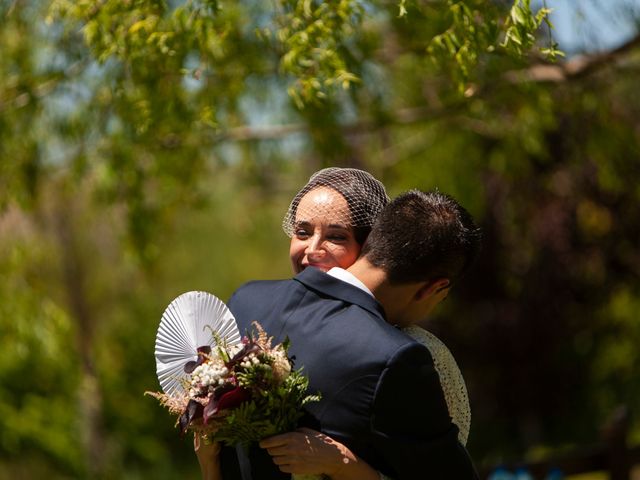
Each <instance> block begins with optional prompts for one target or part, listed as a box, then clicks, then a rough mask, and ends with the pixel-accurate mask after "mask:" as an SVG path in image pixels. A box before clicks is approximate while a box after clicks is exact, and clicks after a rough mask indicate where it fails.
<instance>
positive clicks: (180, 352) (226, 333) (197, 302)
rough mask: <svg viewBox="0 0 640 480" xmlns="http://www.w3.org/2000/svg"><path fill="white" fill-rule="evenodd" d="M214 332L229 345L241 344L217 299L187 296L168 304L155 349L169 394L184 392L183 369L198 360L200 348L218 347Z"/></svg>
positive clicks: (232, 320)
mask: <svg viewBox="0 0 640 480" xmlns="http://www.w3.org/2000/svg"><path fill="white" fill-rule="evenodd" d="M212 330H213V331H214V332H216V334H217V335H219V337H220V339H222V340H225V341H226V342H227V344H228V345H234V344H237V343H240V341H241V339H240V331H239V330H238V326H237V325H236V320H235V318H233V315H232V314H231V312H230V311H229V309H228V308H227V306H226V305H225V304H224V302H223V301H222V300H220V299H219V298H218V297H216V296H215V295H212V294H210V293H207V292H187V293H183V294H182V295H180V296H179V297H177V298H176V299H175V300H173V301H172V302H171V303H170V304H169V306H168V307H167V309H166V310H165V311H164V313H163V314H162V319H161V320H160V326H159V327H158V333H157V334H156V346H155V356H156V373H157V375H158V381H159V382H160V386H161V387H162V390H163V391H164V392H165V393H166V394H168V395H173V394H174V393H175V392H177V391H178V392H180V391H183V386H182V383H181V380H182V379H183V378H185V376H186V375H187V374H186V373H185V371H184V365H185V363H187V362H188V361H190V360H197V358H198V353H197V349H198V347H202V346H204V345H209V346H210V347H214V346H215V345H216V341H215V339H214V336H213V333H212Z"/></svg>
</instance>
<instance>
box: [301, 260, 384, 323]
mask: <svg viewBox="0 0 640 480" xmlns="http://www.w3.org/2000/svg"><path fill="white" fill-rule="evenodd" d="M293 279H294V280H296V281H298V282H300V283H302V284H303V285H305V286H306V287H307V288H309V289H311V290H315V291H316V292H318V293H320V294H322V295H324V296H329V297H333V298H337V299H338V300H342V301H343V302H347V303H352V304H355V305H358V306H359V307H362V308H364V309H365V310H368V311H369V312H371V313H373V314H374V315H376V316H378V317H380V318H382V319H383V320H384V319H385V314H384V309H383V308H382V305H380V303H378V301H377V300H376V299H375V298H373V297H372V296H371V295H369V294H368V293H366V292H364V291H362V290H360V289H359V288H358V287H355V286H353V285H351V284H349V283H347V282H343V281H342V280H338V279H337V278H335V277H332V276H331V275H327V274H326V273H324V272H322V271H320V270H318V269H317V268H313V267H308V268H305V269H304V270H303V271H302V272H301V273H299V274H298V275H296V276H295V277H294V278H293Z"/></svg>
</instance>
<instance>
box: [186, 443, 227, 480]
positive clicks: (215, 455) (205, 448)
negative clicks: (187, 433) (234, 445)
mask: <svg viewBox="0 0 640 480" xmlns="http://www.w3.org/2000/svg"><path fill="white" fill-rule="evenodd" d="M193 450H194V451H195V452H196V457H198V463H199V464H200V471H201V473H202V480H222V473H221V472H220V443H218V442H212V443H209V444H207V443H206V442H205V441H204V440H203V438H202V437H201V436H200V435H198V434H196V435H195V436H194V437H193Z"/></svg>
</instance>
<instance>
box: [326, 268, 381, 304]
mask: <svg viewBox="0 0 640 480" xmlns="http://www.w3.org/2000/svg"><path fill="white" fill-rule="evenodd" d="M327 275H331V276H332V277H334V278H337V279H338V280H342V281H343V282H347V283H348V284H350V285H353V286H354V287H357V288H359V289H360V290H362V291H363V292H366V293H368V294H369V295H371V296H372V297H373V298H375V296H374V295H373V293H372V292H371V290H369V289H368V288H367V287H366V285H365V284H364V283H362V282H361V281H360V280H358V278H356V276H355V275H354V274H353V273H351V272H348V271H347V270H345V269H344V268H340V267H333V268H332V269H331V270H329V271H328V272H327Z"/></svg>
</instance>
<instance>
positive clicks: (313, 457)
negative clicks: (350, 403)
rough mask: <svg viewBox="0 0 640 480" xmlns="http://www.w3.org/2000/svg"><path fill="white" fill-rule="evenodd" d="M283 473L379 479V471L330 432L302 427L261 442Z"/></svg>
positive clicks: (337, 477) (360, 479) (335, 477)
mask: <svg viewBox="0 0 640 480" xmlns="http://www.w3.org/2000/svg"><path fill="white" fill-rule="evenodd" d="M260 446H261V447H262V448H265V449H266V450H267V452H269V454H270V455H271V456H272V457H273V461H274V463H275V464H276V465H278V467H279V468H280V470H281V471H282V472H285V473H296V474H316V475H318V474H325V475H329V476H330V477H331V478H332V479H345V480H346V479H351V478H353V479H359V480H365V479H368V478H371V479H379V478H380V477H379V476H378V473H377V472H376V471H375V470H374V469H372V468H371V467H369V465H367V464H366V463H364V462H363V461H362V460H360V459H359V458H358V457H357V456H356V455H355V454H354V453H353V452H351V450H349V449H348V448H347V447H346V446H345V445H343V444H342V443H340V442H338V441H336V440H334V439H332V438H331V437H328V436H327V435H325V434H323V433H321V432H318V431H316V430H311V429H309V428H300V429H298V430H296V431H295V432H289V433H283V434H281V435H276V436H273V437H269V438H266V439H264V440H262V441H261V442H260Z"/></svg>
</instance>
